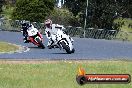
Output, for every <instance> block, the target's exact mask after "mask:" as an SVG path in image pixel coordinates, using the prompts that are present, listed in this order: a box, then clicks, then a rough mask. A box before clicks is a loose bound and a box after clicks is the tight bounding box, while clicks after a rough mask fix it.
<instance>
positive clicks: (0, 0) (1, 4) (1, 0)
mask: <svg viewBox="0 0 132 88" xmlns="http://www.w3.org/2000/svg"><path fill="white" fill-rule="evenodd" d="M3 4H4V0H0V13H1V12H2V6H3Z"/></svg>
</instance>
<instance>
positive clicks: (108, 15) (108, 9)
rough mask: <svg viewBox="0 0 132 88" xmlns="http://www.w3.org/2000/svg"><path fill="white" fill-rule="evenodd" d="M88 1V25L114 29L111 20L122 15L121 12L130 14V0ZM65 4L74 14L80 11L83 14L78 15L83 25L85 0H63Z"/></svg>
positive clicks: (131, 4)
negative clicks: (81, 18)
mask: <svg viewBox="0 0 132 88" xmlns="http://www.w3.org/2000/svg"><path fill="white" fill-rule="evenodd" d="M88 2H89V3H88V16H87V26H88V27H96V28H104V29H115V28H114V24H113V22H114V20H115V19H116V18H118V17H121V16H123V14H125V15H127V16H128V17H131V16H132V14H131V10H132V8H131V6H132V2H131V1H130V0H88ZM77 5H78V6H77ZM65 6H66V7H67V8H68V9H69V10H70V11H71V12H72V13H73V14H74V16H77V15H78V14H80V13H82V15H83V16H80V17H83V22H82V26H83V25H84V17H86V16H85V13H86V12H85V8H86V0H65ZM125 17H126V16H125ZM116 28H117V26H116Z"/></svg>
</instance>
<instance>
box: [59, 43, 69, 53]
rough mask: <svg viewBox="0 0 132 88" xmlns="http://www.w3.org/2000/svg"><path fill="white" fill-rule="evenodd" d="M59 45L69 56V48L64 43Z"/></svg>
mask: <svg viewBox="0 0 132 88" xmlns="http://www.w3.org/2000/svg"><path fill="white" fill-rule="evenodd" d="M61 45H62V47H63V49H65V50H66V52H67V53H68V54H71V51H70V48H69V46H67V45H66V44H65V42H61Z"/></svg>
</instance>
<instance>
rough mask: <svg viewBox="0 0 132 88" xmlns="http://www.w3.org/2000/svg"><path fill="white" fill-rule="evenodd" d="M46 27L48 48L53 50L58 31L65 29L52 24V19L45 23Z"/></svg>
mask: <svg viewBox="0 0 132 88" xmlns="http://www.w3.org/2000/svg"><path fill="white" fill-rule="evenodd" d="M45 27H46V29H45V34H46V37H47V38H48V39H49V41H48V45H47V47H48V48H49V49H51V48H52V45H53V44H54V41H56V34H57V31H58V29H63V28H64V27H62V26H60V25H58V24H52V20H50V19H47V20H46V21H45Z"/></svg>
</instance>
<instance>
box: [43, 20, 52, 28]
mask: <svg viewBox="0 0 132 88" xmlns="http://www.w3.org/2000/svg"><path fill="white" fill-rule="evenodd" d="M51 25H52V20H50V19H47V20H46V21H45V26H46V27H48V28H50V27H51Z"/></svg>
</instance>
